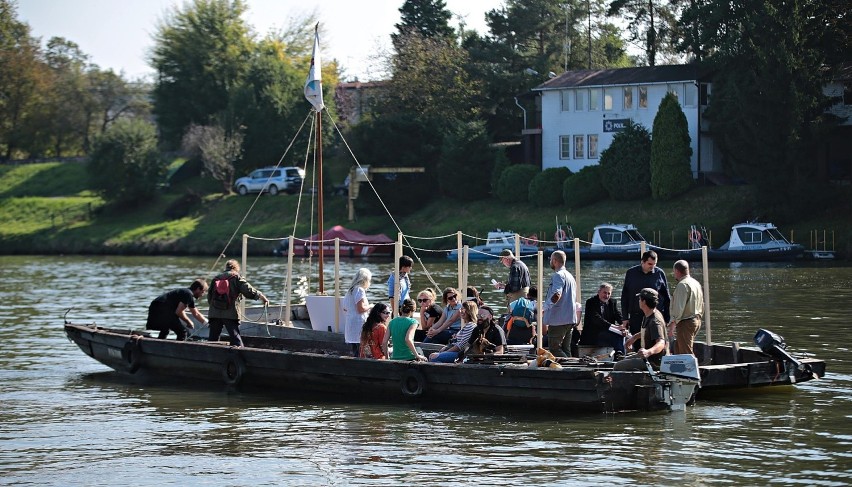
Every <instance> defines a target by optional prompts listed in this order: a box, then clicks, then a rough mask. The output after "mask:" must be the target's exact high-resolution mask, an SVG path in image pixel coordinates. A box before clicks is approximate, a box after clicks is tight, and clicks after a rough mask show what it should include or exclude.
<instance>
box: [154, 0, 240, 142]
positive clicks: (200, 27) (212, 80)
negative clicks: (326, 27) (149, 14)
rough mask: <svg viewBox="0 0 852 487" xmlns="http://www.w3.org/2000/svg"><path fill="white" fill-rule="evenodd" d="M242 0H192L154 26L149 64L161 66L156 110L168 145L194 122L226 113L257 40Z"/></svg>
mask: <svg viewBox="0 0 852 487" xmlns="http://www.w3.org/2000/svg"><path fill="white" fill-rule="evenodd" d="M245 11H246V7H245V4H244V2H243V0H232V1H229V0H193V2H192V3H187V4H184V6H183V8H178V7H175V9H174V10H172V11H171V12H170V14H169V15H168V16H167V17H166V19H165V20H164V21H163V22H162V23H161V24H160V25H158V26H157V27H156V32H155V33H154V48H153V51H152V55H151V59H150V64H151V66H152V67H153V68H154V69H155V70H156V71H157V80H156V82H155V87H154V114H155V115H156V116H157V123H158V125H159V127H160V131H161V134H162V137H163V139H164V140H163V142H164V143H165V144H166V146H168V147H175V146H177V145H178V144H179V143H180V140H181V137H182V136H183V133H184V131H185V130H186V128H187V127H188V126H189V125H190V124H193V123H194V124H201V125H204V124H207V123H209V122H210V121H211V120H212V119H213V118H215V117H223V116H224V117H225V118H226V120H227V122H226V124H227V125H228V126H235V125H237V122H236V121H235V120H233V118H232V117H228V114H227V113H226V111H227V108H228V107H229V105H230V102H231V98H232V97H233V95H234V92H235V90H236V89H237V88H238V87H239V85H240V84H241V82H242V81H243V78H244V76H245V73H246V70H247V68H248V65H249V59H250V58H251V55H252V52H253V42H252V39H251V37H250V35H249V34H250V32H249V27H248V25H247V24H246V23H245V21H244V20H243V19H242V15H243V14H244V13H245Z"/></svg>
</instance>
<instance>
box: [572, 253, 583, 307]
mask: <svg viewBox="0 0 852 487" xmlns="http://www.w3.org/2000/svg"><path fill="white" fill-rule="evenodd" d="M574 277H576V278H577V279H576V281H577V300H578V301H579V299H580V297H581V296H582V295H583V294H582V287H581V285H580V239H579V238H576V237H575V238H574Z"/></svg>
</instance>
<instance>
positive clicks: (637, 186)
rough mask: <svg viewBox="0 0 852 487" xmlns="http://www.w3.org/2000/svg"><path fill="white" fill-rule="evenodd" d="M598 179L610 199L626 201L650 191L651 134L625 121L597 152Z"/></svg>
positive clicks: (642, 196) (640, 196)
mask: <svg viewBox="0 0 852 487" xmlns="http://www.w3.org/2000/svg"><path fill="white" fill-rule="evenodd" d="M600 166H601V183H603V186H604V188H606V190H607V192H608V193H609V196H610V197H611V198H612V199H614V200H620V201H628V200H635V199H640V198H644V197H646V196H648V195H650V194H651V134H650V133H648V129H646V128H645V127H643V126H642V125H639V124H636V123H633V122H628V124H627V128H625V129H624V130H623V131H621V132H618V133H617V134H615V137H613V139H612V144H610V146H609V147H607V149H606V150H604V151H603V152H601V159H600Z"/></svg>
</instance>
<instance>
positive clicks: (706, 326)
mask: <svg viewBox="0 0 852 487" xmlns="http://www.w3.org/2000/svg"><path fill="white" fill-rule="evenodd" d="M701 266H702V268H703V270H704V329H705V330H706V333H707V346H708V347H710V345H711V344H712V343H713V338H712V335H711V334H710V265H709V264H708V262H707V246H706V245H704V246H702V247H701ZM710 350H712V349H710ZM711 358H712V357H711ZM705 360H706V357H705Z"/></svg>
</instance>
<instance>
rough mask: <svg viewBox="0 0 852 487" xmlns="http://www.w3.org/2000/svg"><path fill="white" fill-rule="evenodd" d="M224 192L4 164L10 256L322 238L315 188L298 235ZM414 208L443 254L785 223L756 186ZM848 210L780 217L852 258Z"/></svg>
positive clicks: (337, 212)
mask: <svg viewBox="0 0 852 487" xmlns="http://www.w3.org/2000/svg"><path fill="white" fill-rule="evenodd" d="M176 167H177V165H175V166H174V168H176ZM188 190H189V191H195V192H198V193H201V194H206V196H204V197H203V201H202V203H201V204H199V205H197V207H194V208H188V212H187V214H186V215H185V216H182V217H181V218H176V219H169V218H166V217H165V216H164V215H165V212H166V209H167V208H169V207H170V205H172V204H174V203H175V201H178V200H179V199H180V198H181V197H182V196H183V195H184V194H185V193H186V191H188ZM219 190H220V188H219V187H218V183H216V182H215V181H212V180H211V179H209V178H194V179H190V180H188V181H185V182H182V183H181V184H178V185H175V186H174V187H171V188H169V189H168V191H167V192H166V193H165V194H164V195H162V196H161V197H159V198H158V199H156V200H153V201H149V202H145V204H143V205H141V206H139V207H137V208H132V209H118V208H110V207H108V206H105V205H104V202H103V201H102V200H101V199H100V198H99V197H98V196H96V195H94V194H93V193H91V192H90V191H89V190H88V189H87V188H86V173H85V165H83V164H78V163H66V164H59V163H45V164H30V165H24V166H0V253H91V254H99V253H113V254H137V255H146V254H195V255H218V254H219V253H220V252H224V253H226V255H238V254H239V251H240V246H241V242H242V235H243V234H248V235H251V236H252V237H257V238H258V239H257V240H252V241H251V242H250V243H249V250H250V252H251V253H253V254H261V255H268V254H269V253H271V251H272V249H273V248H274V247H275V246H276V245H277V244H278V239H280V238H285V237H286V236H288V235H290V234H294V235H295V236H297V237H304V236H307V235H310V234H312V233H316V229H317V226H318V223H317V221H316V218H314V219H313V221H312V220H311V217H310V215H311V210H312V208H313V211H314V212H315V211H316V202H312V201H311V195H304V196H303V197H302V201H301V208H299V218H298V225H297V226H296V230H295V232H294V231H293V225H294V222H295V220H296V211H297V204H298V201H299V199H298V196H296V195H284V194H281V195H278V196H268V195H263V196H261V197H260V198H256V195H250V196H237V195H223V194H221V193H216V192H215V191H219ZM362 190H364V191H368V190H369V188H368V187H366V186H364V187H362ZM211 191H213V192H211ZM255 200H256V201H255ZM412 204H413V205H416V206H417V207H418V210H417V211H416V212H414V213H412V214H409V215H407V216H405V217H399V216H398V215H394V216H395V217H396V218H397V223H398V224H399V225H400V227H401V229H402V231H403V232H404V233H405V234H406V235H407V236H408V237H409V241H410V243H411V244H412V245H413V246H416V247H419V248H432V249H440V248H442V249H445V248H451V247H454V246H455V242H456V239H455V236H454V235H455V233H456V232H457V231H458V230H462V231H463V232H464V233H466V234H468V235H474V236H479V237H484V236H485V234H486V233H487V232H488V231H489V230H491V229H494V228H502V229H504V230H512V231H515V232H517V233H519V234H521V235H525V236H526V235H531V234H536V235H538V236H539V237H540V238H541V239H543V240H553V234H554V230H555V222H556V220H557V219H559V221H560V222H563V223H564V222H566V221H567V222H568V223H569V224H570V225H571V226H572V227H573V229H574V232H575V235H576V236H577V237H579V238H581V239H583V240H589V238H590V233H591V231H592V229H593V228H594V226H595V225H597V224H600V223H605V222H621V223H633V224H635V225H636V226H637V227H638V228H639V230H640V231H641V232H642V233H643V234H644V235H645V237H646V238H649V239H650V240H653V241H654V242H655V243H657V244H659V245H662V246H667V247H674V248H683V247H685V246H686V244H687V240H686V239H687V231H688V228H689V225H690V224H692V223H696V224H701V225H704V226H706V227H707V228H708V229H710V230H711V235H712V238H713V241H712V244H713V245H714V246H718V245H720V244H722V243H723V242H724V241H726V240H727V238H728V234H729V233H730V228H731V225H733V224H735V223H739V222H742V221H745V220H748V219H752V218H755V217H759V218H760V219H761V220H769V221H773V219H772V217H771V215H769V216H767V215H763V214H759V213H757V212H756V210H755V203H754V197H753V194H752V191H751V189H750V188H749V187H747V186H725V187H699V188H695V189H693V190H692V191H690V192H689V193H687V194H685V195H682V196H680V197H678V198H675V199H674V200H672V201H667V202H660V201H653V200H650V199H647V200H641V201H629V202H624V201H613V200H609V199H602V200H601V201H600V202H598V203H596V204H593V205H590V206H588V207H584V208H576V209H575V208H566V207H563V206H557V207H553V208H535V207H533V206H532V205H530V204H528V203H513V204H504V203H501V202H499V201H497V200H494V199H490V200H485V201H476V202H469V203H466V202H460V201H457V200H453V199H449V198H444V197H439V196H437V195H436V197H435V199H434V200H433V201H431V202H415V201H413V202H412ZM252 205H254V207H253V208H252ZM848 207H849V204H848V201H847V202H842V201H839V202H838V204H837V205H836V207H834V206H833V207H831V208H827V209H826V211H825V212H824V213H821V214H819V215H813V217H811V218H808V219H806V220H802V221H798V222H780V221H773V223H776V224H778V225H779V227H780V228H781V231H782V232H783V233H784V234H785V235H787V236H788V237H789V236H790V235H791V233H792V234H793V236H794V238H795V240H796V241H798V242H799V243H802V244H804V245H805V246H808V245H809V238H808V233H809V231H811V230H819V231H820V237H821V236H822V233H821V232H822V231H823V230H826V231H827V235H828V240H829V246H830V242H831V239H832V232H834V241H835V243H836V249H837V250H840V251H842V252H844V253H845V254H846V255H850V254H852V252H850V250H852V245H850V243H852V229H850V225H849V223H848V216H847V215H846V212H845V211H844V210H843V209H844V208H848ZM250 209H251V211H250V212H249V210H250ZM391 211H393V209H391ZM362 213H363V212H362ZM247 214H248V216H246V215H247ZM336 224H342V225H345V226H347V227H349V228H353V229H356V230H359V231H362V232H364V233H380V232H381V233H385V234H387V235H388V236H390V237H391V238H395V237H396V233H397V230H396V228H395V227H394V225H393V223H392V221H391V219H390V218H389V217H388V216H387V215H384V214H372V215H366V214H359V215H358V219H357V221H355V222H352V223H350V222H348V221H347V206H346V199H345V198H342V197H327V198H326V201H325V217H324V227H325V228H326V229H328V228H329V227H331V226H333V225H336ZM235 232H236V233H235ZM450 234H452V235H453V236H451V237H447V238H445V239H439V240H436V239H416V238H413V237H433V236H438V235H450ZM232 235H233V240H231V241H230V243H229V242H228V241H229V238H231V236H232ZM467 243H469V244H471V245H475V244H477V243H480V242H474V241H468V242H467ZM226 244H227V246H226Z"/></svg>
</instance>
